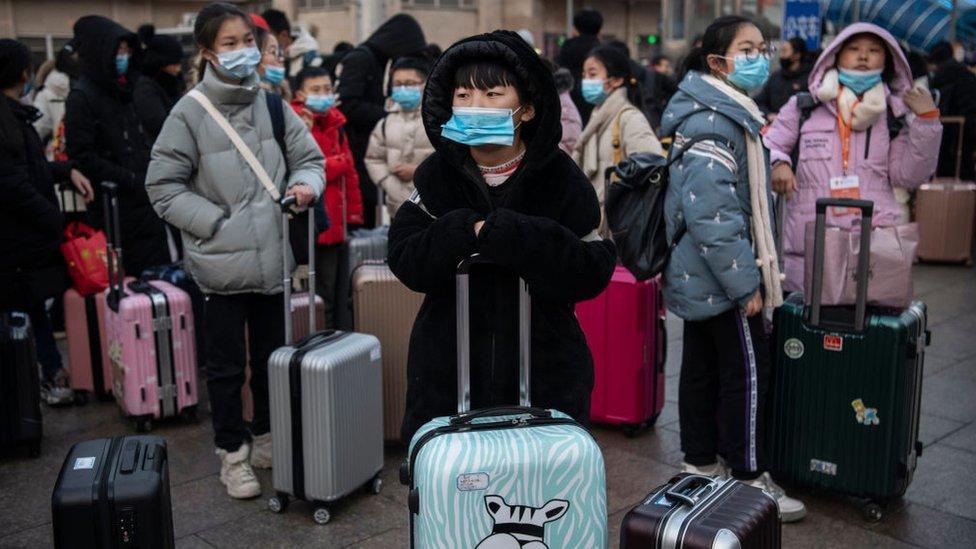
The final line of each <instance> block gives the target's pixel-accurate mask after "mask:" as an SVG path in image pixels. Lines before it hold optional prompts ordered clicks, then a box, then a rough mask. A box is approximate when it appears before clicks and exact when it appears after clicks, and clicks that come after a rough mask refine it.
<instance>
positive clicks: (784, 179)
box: [765, 23, 942, 292]
mask: <svg viewBox="0 0 976 549" xmlns="http://www.w3.org/2000/svg"><path fill="white" fill-rule="evenodd" d="M809 85H810V93H811V94H812V95H813V97H814V99H815V100H816V101H817V103H818V104H817V106H816V107H815V108H814V109H813V110H812V111H810V113H809V118H808V119H807V120H806V121H805V122H804V123H803V127H800V117H801V113H800V110H799V108H797V104H796V99H795V98H793V99H791V100H790V101H789V102H788V103H787V104H786V106H784V107H783V109H782V110H781V111H780V114H779V117H777V118H776V121H775V122H774V123H773V124H772V126H771V127H770V128H769V131H768V132H767V133H766V137H765V140H766V145H767V146H768V147H769V149H770V153H771V155H770V156H771V159H772V162H773V174H772V175H773V189H774V190H775V191H776V192H777V193H780V194H781V195H783V196H785V198H786V211H785V220H784V224H783V233H784V235H783V254H784V264H785V273H786V281H785V283H784V285H783V287H784V289H785V290H786V291H788V292H792V291H798V290H802V289H803V274H804V253H805V245H804V231H805V227H806V224H807V223H808V222H810V221H813V220H814V217H815V214H816V211H815V209H816V201H817V199H818V198H821V197H829V196H846V197H855V198H862V199H866V200H870V201H872V202H874V224H875V225H880V226H890V225H895V224H897V223H898V222H899V220H900V219H901V217H902V216H901V208H900V206H899V204H898V202H897V200H896V198H895V193H894V189H895V188H902V189H907V190H912V189H915V188H916V187H918V186H919V185H921V184H922V183H924V182H925V181H928V179H929V178H930V177H931V176H932V174H933V173H934V172H935V169H936V164H937V162H938V157H939V144H940V140H941V136H942V124H941V123H940V122H939V110H938V109H937V108H936V106H935V103H934V101H933V100H932V95H931V94H930V93H929V92H928V90H926V89H924V88H921V87H918V86H915V84H914V82H913V79H912V73H911V69H910V68H909V65H908V61H907V60H906V59H905V55H904V54H903V53H902V51H901V48H899V47H898V42H897V41H896V40H895V39H894V37H892V36H891V34H889V33H888V31H886V30H884V29H882V28H880V27H877V26H875V25H871V24H869V23H856V24H853V25H850V26H848V27H847V28H845V29H844V31H843V32H841V33H840V34H839V35H838V36H837V38H836V39H834V41H833V42H831V44H830V46H828V47H827V49H825V50H824V52H823V53H822V54H821V55H820V58H819V59H817V61H816V63H815V65H814V68H813V71H812V72H811V73H810V80H809ZM909 112H911V113H914V116H906V115H907V114H908V113H909ZM892 125H894V127H892ZM794 150H796V152H798V153H799V154H798V155H797V156H795V158H797V165H796V166H793V165H792V164H793V155H794V154H795V153H794ZM857 220H858V216H857V215H856V214H855V212H853V211H851V212H846V211H845V212H842V211H839V209H835V208H832V209H831V210H829V211H828V216H827V222H828V224H831V225H835V226H844V227H850V226H851V225H852V223H854V222H857Z"/></svg>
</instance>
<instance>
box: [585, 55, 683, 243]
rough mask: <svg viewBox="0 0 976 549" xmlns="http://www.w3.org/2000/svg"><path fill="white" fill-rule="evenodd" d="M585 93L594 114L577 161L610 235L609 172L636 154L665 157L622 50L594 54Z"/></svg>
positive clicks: (588, 63)
mask: <svg viewBox="0 0 976 549" xmlns="http://www.w3.org/2000/svg"><path fill="white" fill-rule="evenodd" d="M581 91H582V94H583V99H584V100H585V101H586V102H587V103H589V104H591V105H593V106H594V108H593V111H592V113H591V114H590V119H589V121H588V122H587V123H586V127H584V128H583V133H582V134H580V137H579V140H578V141H577V142H576V146H575V147H574V149H573V160H575V161H576V163H577V164H579V166H580V167H581V168H582V169H583V173H584V174H585V175H586V177H588V178H589V180H590V183H592V184H593V188H594V189H596V195H597V197H598V198H599V200H600V211H601V218H602V221H601V228H604V229H605V226H606V220H605V216H603V215H602V214H603V203H604V200H605V197H606V190H605V189H604V186H605V180H604V175H603V174H604V172H605V170H606V169H607V168H609V167H610V166H613V165H615V164H617V163H618V162H620V161H621V160H623V159H624V158H627V157H628V156H630V155H632V154H635V153H645V152H652V153H657V154H663V153H664V151H663V149H662V148H661V143H660V141H658V140H657V137H656V136H655V135H654V131H653V130H651V125H650V124H649V123H648V121H647V118H646V117H645V116H644V114H643V111H642V109H643V106H644V100H643V98H642V94H641V91H640V86H639V84H638V83H637V80H636V79H635V78H634V76H633V75H632V74H631V71H630V63H629V61H628V59H627V57H626V56H625V55H624V54H623V53H621V52H620V51H619V50H617V49H615V48H612V47H610V46H600V47H598V48H596V49H594V50H593V51H592V52H590V55H589V56H588V57H587V58H586V61H584V62H583V83H582V87H581Z"/></svg>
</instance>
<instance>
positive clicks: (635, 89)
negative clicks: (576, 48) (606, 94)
mask: <svg viewBox="0 0 976 549" xmlns="http://www.w3.org/2000/svg"><path fill="white" fill-rule="evenodd" d="M589 57H594V58H596V60H597V61H599V62H600V63H601V64H603V66H604V67H606V69H607V78H623V79H624V88H625V89H626V90H627V100H628V101H630V103H631V104H632V105H633V106H635V107H637V108H638V109H639V110H643V109H644V97H643V94H642V93H641V88H640V83H639V82H637V78H636V77H635V75H634V73H633V72H632V71H631V70H630V59H629V58H628V57H627V56H626V55H624V54H623V52H621V51H620V50H619V49H618V48H615V47H613V46H611V45H609V44H606V45H603V46H597V47H596V48H593V51H591V52H590V54H589V55H587V58H589Z"/></svg>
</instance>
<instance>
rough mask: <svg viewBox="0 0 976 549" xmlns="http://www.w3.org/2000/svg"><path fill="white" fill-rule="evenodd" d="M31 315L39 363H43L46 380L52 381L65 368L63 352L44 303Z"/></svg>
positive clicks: (32, 311) (31, 312)
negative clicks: (56, 341) (62, 359)
mask: <svg viewBox="0 0 976 549" xmlns="http://www.w3.org/2000/svg"><path fill="white" fill-rule="evenodd" d="M27 314H28V315H30V321H31V325H32V326H33V328H34V342H35V343H36V344H37V361H38V362H40V363H41V371H42V372H43V373H44V379H45V380H46V381H50V380H53V379H54V376H56V375H57V373H58V371H59V370H61V368H63V367H64V363H63V362H62V361H61V351H59V350H58V344H57V343H55V341H54V330H53V329H52V327H51V319H50V318H48V316H47V311H45V310H44V303H43V302H41V303H38V304H36V305H35V306H34V307H33V308H32V309H31V310H30V311H28V313H27Z"/></svg>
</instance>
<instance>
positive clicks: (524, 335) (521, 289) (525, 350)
mask: <svg viewBox="0 0 976 549" xmlns="http://www.w3.org/2000/svg"><path fill="white" fill-rule="evenodd" d="M479 264H481V265H491V264H493V262H492V261H491V260H489V259H487V258H485V257H484V256H482V255H481V254H477V253H476V254H473V255H471V257H469V258H467V259H464V260H463V261H461V262H460V263H458V266H457V277H456V278H455V280H456V290H457V295H456V298H457V365H458V382H457V390H458V394H457V406H458V407H457V413H458V415H462V414H465V413H466V412H467V411H468V410H470V409H471V311H470V309H471V301H470V299H471V287H470V275H471V268H472V267H473V266H474V265H479ZM531 299H532V298H531V297H530V296H529V286H528V284H526V283H525V280H522V279H521V278H519V281H518V303H519V312H518V324H519V326H518V340H519V353H518V354H519V406H522V407H526V408H528V407H531V406H532V397H531V382H532V379H531V365H530V362H531V359H532V348H531V345H532V344H531V338H532V326H531V322H532V303H531Z"/></svg>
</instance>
